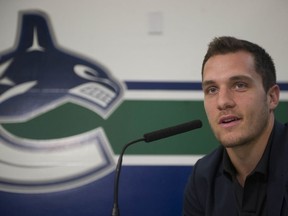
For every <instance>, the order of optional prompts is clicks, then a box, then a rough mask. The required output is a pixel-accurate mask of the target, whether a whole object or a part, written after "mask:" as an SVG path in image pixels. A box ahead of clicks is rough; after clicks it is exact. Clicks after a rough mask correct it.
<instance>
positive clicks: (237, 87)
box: [234, 82, 248, 90]
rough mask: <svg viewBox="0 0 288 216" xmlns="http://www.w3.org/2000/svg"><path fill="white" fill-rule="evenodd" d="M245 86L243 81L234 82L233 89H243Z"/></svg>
mask: <svg viewBox="0 0 288 216" xmlns="http://www.w3.org/2000/svg"><path fill="white" fill-rule="evenodd" d="M247 87H248V86H247V84H246V83H245V82H236V83H235V84H234V89H236V90H245V89H247Z"/></svg>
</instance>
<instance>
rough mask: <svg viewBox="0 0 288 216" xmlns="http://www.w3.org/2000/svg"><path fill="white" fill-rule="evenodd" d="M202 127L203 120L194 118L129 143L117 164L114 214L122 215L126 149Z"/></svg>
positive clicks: (114, 215) (115, 215)
mask: <svg viewBox="0 0 288 216" xmlns="http://www.w3.org/2000/svg"><path fill="white" fill-rule="evenodd" d="M201 127H202V122H201V121H200V120H194V121H191V122H186V123H183V124H179V125H176V126H173V127H168V128H164V129H161V130H157V131H153V132H150V133H146V134H144V135H143V138H140V139H137V140H134V141H132V142H129V143H127V144H126V145H125V146H124V147H123V149H122V151H121V153H120V155H119V158H118V163H117V166H116V170H115V178H114V203H113V209H112V216H119V215H120V211H119V204H118V191H119V189H118V188H119V176H120V172H121V166H122V159H123V155H124V152H125V150H126V149H127V148H128V147H129V146H130V145H132V144H135V143H138V142H141V141H145V142H152V141H155V140H159V139H164V138H166V137H170V136H174V135H177V134H181V133H185V132H188V131H191V130H194V129H197V128H201Z"/></svg>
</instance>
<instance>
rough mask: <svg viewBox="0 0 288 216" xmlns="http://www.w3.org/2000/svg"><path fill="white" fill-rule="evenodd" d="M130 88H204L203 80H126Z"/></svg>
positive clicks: (182, 89)
mask: <svg viewBox="0 0 288 216" xmlns="http://www.w3.org/2000/svg"><path fill="white" fill-rule="evenodd" d="M125 83H126V86H127V88H128V90H180V91H187V90H202V86H201V82H140V81H126V82H125Z"/></svg>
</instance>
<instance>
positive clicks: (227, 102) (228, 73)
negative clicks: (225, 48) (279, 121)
mask: <svg viewBox="0 0 288 216" xmlns="http://www.w3.org/2000/svg"><path fill="white" fill-rule="evenodd" d="M202 85H203V90H204V106H205V110H206V114H207V117H208V120H209V123H210V126H211V128H212V130H213V132H214V134H215V136H216V138H217V139H218V140H219V141H220V143H222V145H223V146H225V147H235V146H241V145H243V144H245V143H253V142H254V141H257V140H258V139H261V137H263V136H266V135H265V133H266V132H267V127H268V122H270V126H271V122H272V119H273V117H271V116H272V115H273V114H272V109H274V107H273V104H272V103H271V100H270V97H269V93H266V92H265V90H264V88H263V84H262V78H261V76H260V75H259V74H258V73H256V71H255V68H254V60H253V57H252V56H251V54H249V53H247V52H243V51H241V52H236V53H229V54H225V55H216V56H214V57H211V58H210V59H209V60H208V61H207V62H206V64H205V66H204V70H203V82H202Z"/></svg>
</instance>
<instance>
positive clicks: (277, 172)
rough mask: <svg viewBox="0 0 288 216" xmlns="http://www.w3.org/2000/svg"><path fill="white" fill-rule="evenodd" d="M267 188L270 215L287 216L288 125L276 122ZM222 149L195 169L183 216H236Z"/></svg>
mask: <svg viewBox="0 0 288 216" xmlns="http://www.w3.org/2000/svg"><path fill="white" fill-rule="evenodd" d="M271 144H272V146H271V152H270V159H269V177H268V184H267V202H266V204H267V211H268V212H267V215H268V216H288V124H287V123H286V125H283V124H281V123H278V122H275V132H274V138H273V140H272V143H271ZM223 151H224V148H223V147H222V146H221V147H219V148H218V149H216V150H215V151H213V152H212V153H211V154H209V155H207V156H205V157H203V158H202V159H200V160H199V161H198V162H197V163H196V164H195V166H194V167H193V172H192V175H191V177H190V179H189V182H188V184H187V187H186V191H185V200H184V208H183V215H184V216H200V215H201V216H204V215H205V216H218V215H219V216H236V215H237V207H236V199H235V195H234V192H233V183H232V182H231V181H230V180H229V179H228V178H227V177H226V176H224V174H223V164H222V155H223Z"/></svg>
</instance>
